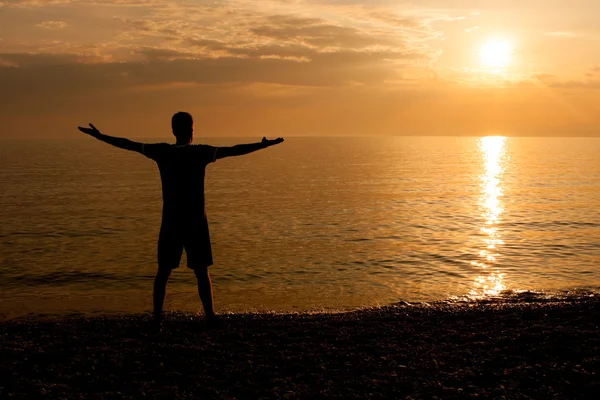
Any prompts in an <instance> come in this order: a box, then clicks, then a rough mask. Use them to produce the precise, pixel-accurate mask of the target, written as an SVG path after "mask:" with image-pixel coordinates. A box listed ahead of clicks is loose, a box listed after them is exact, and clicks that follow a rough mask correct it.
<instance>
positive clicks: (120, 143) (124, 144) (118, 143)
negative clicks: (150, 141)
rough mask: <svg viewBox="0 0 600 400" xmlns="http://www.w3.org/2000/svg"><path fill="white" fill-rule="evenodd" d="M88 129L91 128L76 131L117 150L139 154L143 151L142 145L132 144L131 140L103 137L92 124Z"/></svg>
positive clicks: (81, 128)
mask: <svg viewBox="0 0 600 400" xmlns="http://www.w3.org/2000/svg"><path fill="white" fill-rule="evenodd" d="M90 127H91V128H83V127H81V126H79V127H78V129H79V130H80V131H81V132H83V133H86V134H88V135H90V136H92V137H95V138H96V139H98V140H102V141H103V142H106V143H108V144H111V145H113V146H115V147H119V148H121V149H125V150H131V151H137V152H139V153H142V151H143V144H142V143H138V142H134V141H133V140H129V139H125V138H120V137H114V136H108V135H105V134H103V133H100V131H99V130H98V129H96V127H95V126H94V125H92V124H90Z"/></svg>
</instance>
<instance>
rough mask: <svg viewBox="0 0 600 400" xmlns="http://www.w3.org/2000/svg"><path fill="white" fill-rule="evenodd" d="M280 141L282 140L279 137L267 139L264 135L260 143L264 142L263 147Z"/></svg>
mask: <svg viewBox="0 0 600 400" xmlns="http://www.w3.org/2000/svg"><path fill="white" fill-rule="evenodd" d="M281 142H283V138H280V137H279V138H277V139H273V140H269V139H267V138H266V137H263V138H262V142H261V143H262V144H264V145H265V147H269V146H274V145H276V144H279V143H281Z"/></svg>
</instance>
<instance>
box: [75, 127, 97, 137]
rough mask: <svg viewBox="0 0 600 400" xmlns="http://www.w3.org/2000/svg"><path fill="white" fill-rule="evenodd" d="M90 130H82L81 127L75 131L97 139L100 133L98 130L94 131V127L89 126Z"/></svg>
mask: <svg viewBox="0 0 600 400" xmlns="http://www.w3.org/2000/svg"><path fill="white" fill-rule="evenodd" d="M90 126H91V128H84V127H81V126H78V127H77V129H79V130H80V131H81V132H83V133H87V134H88V135H90V136H93V137H98V136H99V135H101V133H100V131H99V130H98V129H96V127H95V126H94V125H92V124H90Z"/></svg>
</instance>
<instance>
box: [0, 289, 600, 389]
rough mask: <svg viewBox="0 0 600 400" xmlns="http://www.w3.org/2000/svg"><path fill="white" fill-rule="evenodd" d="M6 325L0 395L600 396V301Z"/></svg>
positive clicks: (0, 345) (0, 331) (0, 326)
mask: <svg viewBox="0 0 600 400" xmlns="http://www.w3.org/2000/svg"><path fill="white" fill-rule="evenodd" d="M148 321H149V320H148V316H147V315H128V316H106V317H91V318H84V317H77V318H60V319H50V320H36V319H27V320H18V321H4V322H1V323H0V335H1V337H0V339H1V341H0V359H1V365H0V379H1V381H0V386H1V387H3V389H1V390H2V395H0V398H50V399H58V398H69V399H78V398H81V399H84V398H85V399H113V398H115V399H117V398H142V397H145V398H201V399H213V398H214V399H254V398H256V399H259V398H264V399H271V398H281V399H317V398H330V399H379V398H386V399H393V398H413V399H420V398H423V399H435V398H438V399H464V398H476V399H502V398H507V399H527V398H535V399H547V398H553V399H557V398H558V399H578V398H590V399H592V398H593V399H597V398H599V397H598V395H599V393H600V376H599V374H600V328H599V325H600V297H598V296H591V297H586V298H579V299H571V300H562V301H535V302H527V301H519V302H487V303H455V304H447V303H439V304H431V305H427V304H419V305H408V304H398V305H393V306H387V307H382V308H375V309H364V310H359V311H353V312H347V313H335V314H230V315H226V316H224V322H225V326H224V327H223V328H219V329H211V330H207V329H205V328H204V326H203V324H202V320H201V319H199V318H198V317H196V316H193V315H189V314H168V315H167V319H166V321H165V326H164V328H165V330H164V332H163V333H159V334H149V333H147V326H148Z"/></svg>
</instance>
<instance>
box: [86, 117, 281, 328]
mask: <svg viewBox="0 0 600 400" xmlns="http://www.w3.org/2000/svg"><path fill="white" fill-rule="evenodd" d="M89 125H90V128H84V127H79V130H80V131H82V132H84V133H86V134H88V135H90V136H92V137H95V138H96V139H99V140H101V141H103V142H106V143H108V144H110V145H113V146H116V147H119V148H122V149H125V150H131V151H137V152H138V153H141V154H143V155H145V156H146V157H148V158H151V159H152V160H154V161H156V163H157V164H158V169H159V171H160V177H161V181H162V195H163V209H162V223H161V228H160V233H159V236H158V271H157V273H156V277H155V279H154V293H153V303H154V318H153V328H154V330H157V331H160V330H161V327H162V308H163V303H164V300H165V293H166V289H167V282H168V280H169V276H170V275H171V271H172V270H174V269H175V268H177V267H179V263H180V261H181V255H182V253H183V250H184V249H185V252H186V254H187V266H188V268H190V269H192V270H193V271H194V273H195V275H196V278H197V281H198V294H199V295H200V300H201V301H202V306H203V307H204V315H205V319H206V324H207V325H208V326H211V325H215V324H216V323H217V319H216V316H215V311H214V307H213V295H212V284H211V281H210V275H209V273H208V267H209V266H211V265H212V264H213V258H212V250H211V243H210V236H209V231H208V222H207V219H206V211H205V208H204V171H205V168H206V166H207V165H208V164H210V163H211V162H214V161H216V160H218V159H220V158H225V157H231V156H240V155H243V154H248V153H252V152H254V151H256V150H260V149H264V148H267V147H269V146H273V145H275V144H278V143H281V142H283V139H282V138H277V139H274V140H267V139H266V138H263V139H262V141H261V142H259V143H251V144H238V145H236V146H232V147H213V146H208V145H203V144H200V145H192V144H191V143H192V140H193V138H194V121H193V119H192V116H191V115H190V114H188V113H186V112H178V113H176V114H175V115H173V118H172V119H171V128H172V130H173V135H175V138H176V143H175V144H174V145H173V144H168V143H155V144H144V143H138V142H134V141H131V140H129V139H124V138H119V137H114V136H108V135H104V134H102V133H100V131H99V130H98V129H96V127H95V126H94V125H92V124H89Z"/></svg>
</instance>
